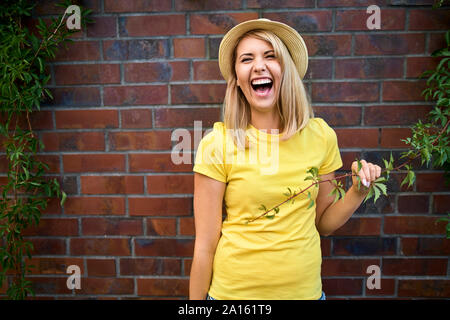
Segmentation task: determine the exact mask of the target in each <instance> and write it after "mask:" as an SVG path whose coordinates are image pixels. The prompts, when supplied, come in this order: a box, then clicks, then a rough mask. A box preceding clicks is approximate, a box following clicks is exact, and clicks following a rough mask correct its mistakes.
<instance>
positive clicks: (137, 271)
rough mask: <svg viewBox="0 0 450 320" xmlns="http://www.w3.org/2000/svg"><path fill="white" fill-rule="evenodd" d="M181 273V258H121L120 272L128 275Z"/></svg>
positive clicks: (172, 274)
mask: <svg viewBox="0 0 450 320" xmlns="http://www.w3.org/2000/svg"><path fill="white" fill-rule="evenodd" d="M180 273H181V261H180V259H171V258H164V259H154V258H137V259H126V258H125V259H120V274H121V275H128V276H136V275H144V276H155V275H164V276H176V275H180Z"/></svg>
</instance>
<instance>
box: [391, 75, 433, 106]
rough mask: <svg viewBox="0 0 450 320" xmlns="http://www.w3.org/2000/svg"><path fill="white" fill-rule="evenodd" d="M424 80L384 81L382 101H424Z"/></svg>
mask: <svg viewBox="0 0 450 320" xmlns="http://www.w3.org/2000/svg"><path fill="white" fill-rule="evenodd" d="M425 88H426V81H425V80H421V81H417V80H416V81H384V82H383V101H425V98H424V97H423V96H422V94H421V93H422V91H423V90H425Z"/></svg>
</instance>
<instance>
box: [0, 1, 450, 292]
mask: <svg viewBox="0 0 450 320" xmlns="http://www.w3.org/2000/svg"><path fill="white" fill-rule="evenodd" d="M53 3H54V1H41V3H40V4H39V6H38V7H36V9H35V12H34V18H36V17H38V16H41V17H42V18H49V17H51V16H52V15H54V14H57V13H59V12H60V9H57V7H54V6H53ZM404 3H408V5H404ZM431 3H432V1H399V0H391V1H389V0H377V1H367V2H365V1H356V0H346V1H334V0H304V1H298V0H284V1H265V0H213V1H204V0H196V1H194V0H183V1H182V0H172V1H171V0H168V1H164V0H161V1H156V0H155V1H144V0H134V1H125V0H90V1H84V4H85V5H86V6H88V7H89V8H91V9H93V10H94V12H93V14H92V18H93V19H94V20H95V23H93V24H90V25H89V26H88V28H87V29H85V30H83V32H81V33H79V34H77V35H76V36H75V37H74V43H72V44H70V45H69V46H68V49H67V50H62V51H60V52H59V53H58V55H57V57H56V58H55V60H54V62H53V63H52V64H51V65H50V67H49V70H50V72H51V75H52V79H51V85H50V87H51V90H52V93H53V95H54V100H53V101H49V102H48V103H47V104H46V105H45V107H43V108H42V111H41V112H40V113H37V114H35V115H34V119H33V123H34V128H35V129H36V130H37V132H38V134H39V135H40V137H41V138H42V140H43V142H44V143H45V146H46V150H45V151H44V152H42V155H41V156H42V158H43V159H45V160H46V161H47V162H48V164H49V165H50V168H51V173H52V174H53V175H54V176H57V177H60V179H61V181H62V184H63V188H64V190H65V191H66V192H67V193H68V195H69V197H68V200H67V202H66V204H65V206H64V208H61V207H60V206H59V205H58V201H57V200H55V201H52V202H51V203H50V207H49V209H48V210H47V212H45V213H44V214H43V216H42V220H41V223H40V225H39V226H38V227H36V228H33V229H32V230H29V232H28V233H27V235H28V236H29V239H31V240H32V242H33V244H34V246H35V253H34V255H33V259H32V263H33V264H34V265H36V266H37V268H36V270H35V272H34V275H33V276H32V281H33V282H34V287H35V291H36V293H37V297H38V298H41V299H53V298H55V299H67V298H91V297H94V298H110V299H116V298H118V299H122V298H145V299H147V298H150V299H152V298H185V297H187V295H188V285H189V271H190V265H191V256H192V252H193V245H194V224H193V209H192V196H193V175H192V165H191V164H181V165H176V164H174V163H173V162H172V161H171V157H170V151H171V149H172V146H173V145H174V144H176V143H177V142H173V141H171V134H172V132H173V131H174V130H175V129H177V128H186V129H188V130H190V131H191V132H192V131H193V126H194V124H193V123H194V120H197V121H202V126H203V129H206V128H210V127H211V126H212V124H213V123H214V122H215V121H220V108H221V103H222V101H223V97H224V92H225V82H224V81H223V79H222V78H221V76H220V73H219V69H218V64H217V51H218V45H219V43H220V40H221V38H222V36H223V34H224V33H225V32H226V31H227V30H228V29H229V28H230V27H232V26H233V25H235V24H236V23H239V22H242V21H245V20H248V19H253V18H258V17H266V18H270V19H274V20H279V21H282V22H285V23H287V24H289V25H291V26H292V27H294V28H296V29H297V30H298V31H299V32H300V33H301V34H302V35H303V36H304V39H305V41H306V44H307V47H308V50H309V54H310V60H309V61H310V64H309V69H308V73H307V76H306V78H305V84H306V86H307V90H308V91H309V93H310V95H311V97H312V101H313V107H314V110H315V112H316V116H318V117H322V118H324V119H325V120H326V121H327V122H328V123H329V124H330V125H331V126H332V127H333V128H334V129H335V131H336V133H337V136H338V141H339V146H340V150H341V155H342V158H343V162H344V166H343V168H342V169H343V170H342V171H339V172H337V174H340V173H346V172H347V171H345V170H349V169H350V165H351V162H352V161H353V160H354V159H355V157H359V158H362V159H366V160H367V161H370V162H374V163H377V164H379V165H380V166H382V167H383V165H382V164H383V162H382V160H381V159H382V158H383V157H384V158H388V155H389V152H390V151H393V153H394V155H395V156H396V158H397V159H398V156H399V155H400V153H401V152H402V151H404V150H405V145H404V144H403V143H402V142H401V141H400V139H402V138H405V137H407V136H409V135H410V132H411V131H410V129H409V128H410V126H411V125H412V124H413V123H415V122H416V121H417V120H418V119H420V118H422V119H423V118H424V116H425V115H426V114H427V112H428V111H430V110H431V107H432V104H430V103H428V102H425V101H424V99H423V98H422V97H421V95H420V93H421V91H422V90H423V89H424V87H425V80H418V79H417V78H418V76H419V74H421V72H422V71H424V70H427V69H431V68H434V67H435V66H436V64H437V62H438V61H439V60H436V59H432V58H430V57H429V55H430V53H431V52H432V51H433V50H435V49H437V48H441V47H443V46H444V43H445V41H444V38H443V35H444V31H445V30H447V29H448V28H449V21H450V19H449V16H450V14H449V13H450V10H449V9H448V7H447V8H445V9H442V8H441V9H439V10H437V11H434V10H432V9H431ZM371 4H377V5H378V6H379V7H380V8H381V30H372V31H370V30H368V29H367V28H366V19H367V17H368V16H369V14H367V13H366V8H367V7H368V6H369V5H371ZM417 164H418V166H416V167H415V168H416V173H417V181H416V183H415V184H414V186H413V188H412V189H409V190H407V189H406V188H404V187H402V188H400V182H401V181H402V178H403V177H404V173H403V174H402V173H393V174H392V178H391V180H390V182H389V184H388V193H389V196H388V197H381V198H380V199H378V201H377V202H376V203H375V204H373V203H372V201H370V202H369V203H367V204H362V205H361V207H360V208H359V209H358V210H357V212H356V213H355V214H354V216H353V217H352V218H351V219H350V220H349V222H348V223H347V224H346V225H345V226H343V227H342V228H341V229H340V230H338V231H336V233H335V234H334V235H333V236H330V237H323V238H322V250H323V267H322V276H323V285H324V291H325V292H326V294H327V297H328V298H336V299H339V298H350V299H360V298H363V299H365V298H387V299H391V298H393V299H395V298H408V299H409V298H428V297H431V298H443V297H445V298H449V297H450V280H449V275H450V267H449V254H450V241H449V240H446V239H445V238H444V224H443V223H441V224H438V225H436V224H435V220H436V219H437V217H439V216H442V215H443V214H445V213H446V212H448V211H449V210H450V188H449V187H446V186H445V185H444V179H443V171H442V170H440V169H439V168H436V169H430V168H426V167H425V166H422V167H421V166H420V164H419V163H417ZM2 167H3V166H2ZM2 169H3V170H4V168H2ZM349 182H350V179H349V180H347V182H346V183H347V187H348V183H349ZM69 265H78V266H80V268H81V273H82V278H81V289H80V290H69V289H67V287H66V280H67V276H68V275H67V274H66V269H67V267H68V266H69ZM369 265H378V266H380V268H381V279H382V280H381V289H380V290H369V289H368V288H367V287H366V279H367V277H368V276H369V274H367V273H366V269H367V267H368V266H369ZM0 290H1V291H0V292H3V293H4V291H5V287H4V288H3V289H0Z"/></svg>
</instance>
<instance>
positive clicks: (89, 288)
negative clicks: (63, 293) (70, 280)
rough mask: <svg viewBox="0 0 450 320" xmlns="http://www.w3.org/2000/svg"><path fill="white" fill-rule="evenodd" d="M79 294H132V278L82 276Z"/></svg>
mask: <svg viewBox="0 0 450 320" xmlns="http://www.w3.org/2000/svg"><path fill="white" fill-rule="evenodd" d="M77 292H78V291H77ZM79 294H98V295H103V294H114V295H120V294H134V280H133V279H129V278H126V279H125V278H111V279H108V278H84V279H82V280H81V289H80V290H79Z"/></svg>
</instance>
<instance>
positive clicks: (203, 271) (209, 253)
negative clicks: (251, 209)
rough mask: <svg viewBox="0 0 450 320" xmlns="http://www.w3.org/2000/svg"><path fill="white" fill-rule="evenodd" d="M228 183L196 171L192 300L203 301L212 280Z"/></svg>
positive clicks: (190, 285) (190, 286)
mask: <svg viewBox="0 0 450 320" xmlns="http://www.w3.org/2000/svg"><path fill="white" fill-rule="evenodd" d="M224 193H225V183H223V182H220V181H217V180H214V179H212V178H209V177H207V176H205V175H203V174H199V173H194V217H195V246H194V257H193V260H192V266H191V278H190V282H189V299H191V300H204V299H205V298H206V294H207V293H208V289H209V285H210V283H211V274H212V265H213V260H214V253H215V251H216V247H217V243H218V241H219V238H220V231H221V228H222V202H223V196H224Z"/></svg>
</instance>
